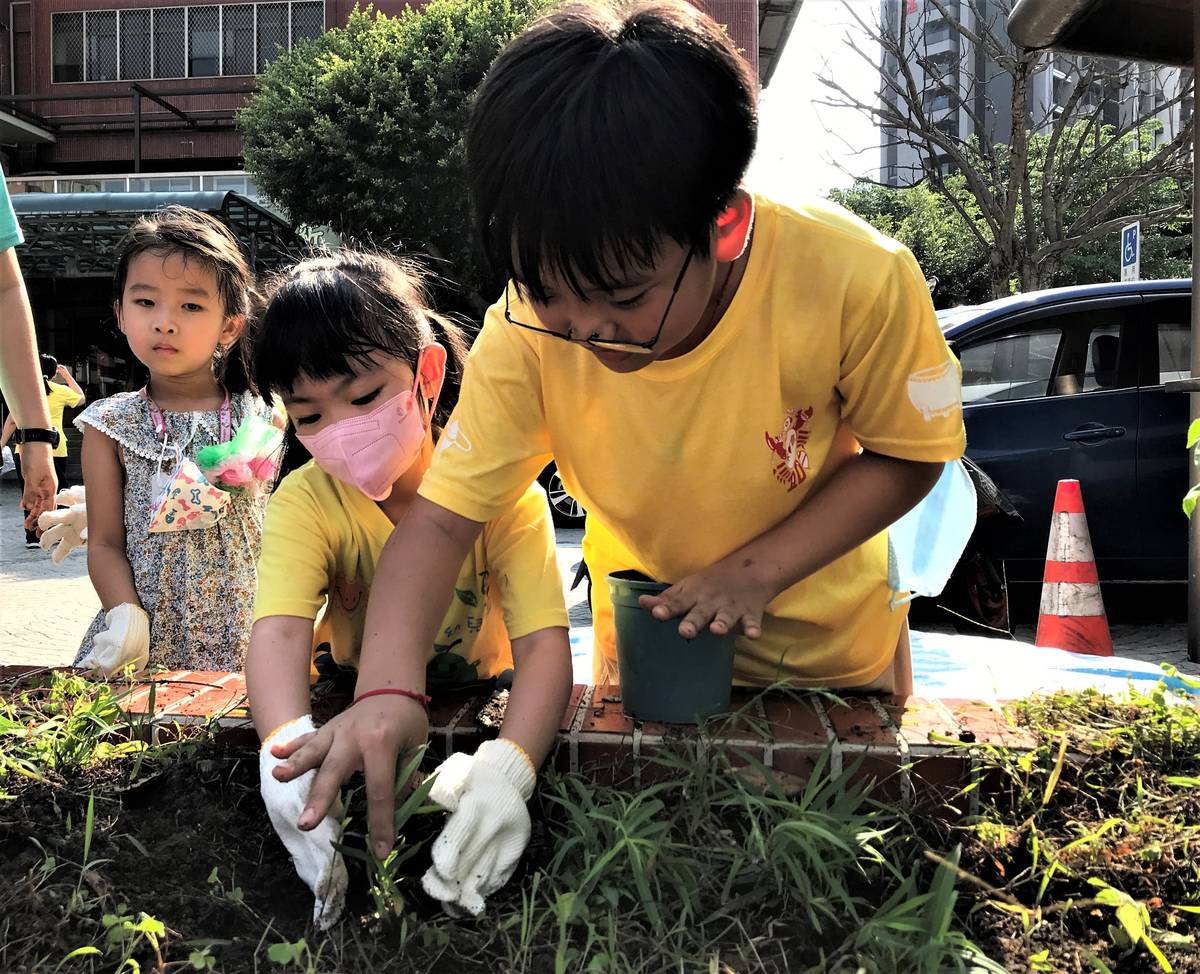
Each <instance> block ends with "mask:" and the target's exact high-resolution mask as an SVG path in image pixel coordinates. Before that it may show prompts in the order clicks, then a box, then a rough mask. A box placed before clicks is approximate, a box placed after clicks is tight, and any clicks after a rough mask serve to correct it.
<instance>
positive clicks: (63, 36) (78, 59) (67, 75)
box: [52, 14, 83, 84]
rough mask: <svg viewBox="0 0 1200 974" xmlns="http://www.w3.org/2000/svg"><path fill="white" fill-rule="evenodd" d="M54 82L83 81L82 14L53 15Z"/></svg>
mask: <svg viewBox="0 0 1200 974" xmlns="http://www.w3.org/2000/svg"><path fill="white" fill-rule="evenodd" d="M52 23H53V32H54V45H53V46H54V74H53V78H54V82H55V84H69V83H70V82H72V81H82V80H83V14H54V15H53V18H52Z"/></svg>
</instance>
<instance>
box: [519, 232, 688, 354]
mask: <svg viewBox="0 0 1200 974" xmlns="http://www.w3.org/2000/svg"><path fill="white" fill-rule="evenodd" d="M694 252H695V250H694V248H691V247H689V248H688V252H687V256H686V257H684V258H683V266H682V267H681V268H679V275H678V276H677V277H676V278H675V284H674V285H673V286H672V287H671V297H670V299H669V300H668V301H667V307H666V309H665V310H664V311H663V316H662V321H660V322H659V323H658V331H656V332H655V333H654V337H653V338H651V339H650V341H648V342H622V341H618V340H616V339H613V338H597V337H596V336H595V335H594V334H593V335H591V336H590V337H588V338H575V337H574V336H573V335H572V334H571V332H570V331H568V332H567V334H565V335H564V334H563V333H562V332H558V331H551V330H550V329H549V328H541V327H539V326H538V325H527V324H525V322H523V321H517V320H516V319H515V318H514V317H513V316H512V315H511V314H510V313H509V305H508V287H509V286H508V284H505V285H504V320H505V321H507V322H508V323H509V324H510V325H516V326H517V327H518V328H524V329H525V330H526V331H536V332H537V333H538V334H540V335H549V336H550V337H552V338H558V339H560V340H561V341H564V342H571V343H572V344H575V345H590V346H591V347H593V348H599V349H602V350H603V351H606V352H632V353H633V354H634V355H645V354H647V353H649V352H652V351H653V350H654V346H655V345H657V344H658V340H659V338H661V337H662V332H663V327H664V326H665V325H666V323H667V316H668V315H669V314H670V313H671V305H673V304H674V303H675V295H677V294H678V293H679V286H680V285H681V284H682V283H683V276H684V275H685V274H686V273H687V269H688V266H689V265H690V264H691V263H692V254H693V253H694Z"/></svg>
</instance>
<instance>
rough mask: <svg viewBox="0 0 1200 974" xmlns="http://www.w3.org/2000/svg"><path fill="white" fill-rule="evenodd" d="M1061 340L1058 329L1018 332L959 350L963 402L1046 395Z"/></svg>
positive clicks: (1007, 399)
mask: <svg viewBox="0 0 1200 974" xmlns="http://www.w3.org/2000/svg"><path fill="white" fill-rule="evenodd" d="M1061 340H1062V332H1061V331H1060V330H1059V329H1058V328H1041V329H1037V330H1029V331H1019V332H1014V333H1013V334H1009V335H1001V336H999V337H997V338H991V339H987V340H985V341H982V342H978V343H976V344H973V345H967V346H965V347H964V348H963V349H962V353H961V356H960V358H961V361H962V372H963V379H962V390H963V403H964V404H967V403H983V402H1011V401H1012V400H1015V399H1036V398H1038V397H1039V396H1044V395H1046V389H1047V386H1048V384H1049V381H1050V376H1051V374H1052V373H1053V371H1054V360H1055V358H1056V356H1057V355H1058V348H1059V345H1060V343H1061Z"/></svg>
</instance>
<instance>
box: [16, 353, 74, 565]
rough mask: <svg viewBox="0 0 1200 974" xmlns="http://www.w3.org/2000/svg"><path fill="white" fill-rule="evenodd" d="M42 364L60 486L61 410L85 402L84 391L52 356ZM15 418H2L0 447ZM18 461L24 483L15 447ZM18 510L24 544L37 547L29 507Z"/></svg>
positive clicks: (63, 476) (63, 470)
mask: <svg viewBox="0 0 1200 974" xmlns="http://www.w3.org/2000/svg"><path fill="white" fill-rule="evenodd" d="M41 365H42V384H43V386H44V387H45V393H46V403H47V405H48V407H49V410H50V426H51V427H52V428H53V429H56V430H58V431H59V437H58V444H57V445H56V446H55V447H54V449H53V451H52V456H53V462H54V474H55V479H56V480H57V481H58V486H59V487H65V486H66V485H67V436H66V434H65V433H63V432H62V428H63V411H64V410H65V409H66V408H67V407H68V406H70V407H71V408H72V409H78V408H79V407H80V406H82V405H83V404H84V401H85V399H86V397H85V396H84V394H83V390H82V389H81V388H79V383H78V382H76V381H75V378H74V376H72V375H71V373H70V372H68V371H67V369H66V367H65V366H63V365H60V364H59V362H58V359H56V358H55V357H54V356H53V355H43V356H41ZM51 379H58V380H60V381H59V382H51V381H50V380H51ZM16 429H17V424H16V421H15V420H14V419H13V418H12V416H9V417H8V419H6V420H5V421H4V430H3V432H0V447H3V446H4V445H5V444H7V443H8V440H9V437H11V436H12V435H13V433H14V432H16ZM15 453H16V461H17V476H18V477H20V478H21V481H22V483H24V482H25V476H26V475H25V464H24V463H23V461H22V456H23V454H22V450H21V447H20V446H17V447H16V450H15ZM21 513H22V514H23V515H24V516H25V518H26V521H25V547H26V548H36V547H38V538H37V532H36V531H34V529H33V528H34V524H33V519H32V518H31V517H30V514H31V513H32V512H31V511H30V510H29V509H27V508H24V506H22V511H21Z"/></svg>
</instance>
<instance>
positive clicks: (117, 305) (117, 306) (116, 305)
mask: <svg viewBox="0 0 1200 974" xmlns="http://www.w3.org/2000/svg"><path fill="white" fill-rule="evenodd" d="M113 317H114V318H116V319H117V331H119V332H120V333H121V334H122V335H124V334H125V326H124V325H123V324H121V302H120V301H114V302H113Z"/></svg>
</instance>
